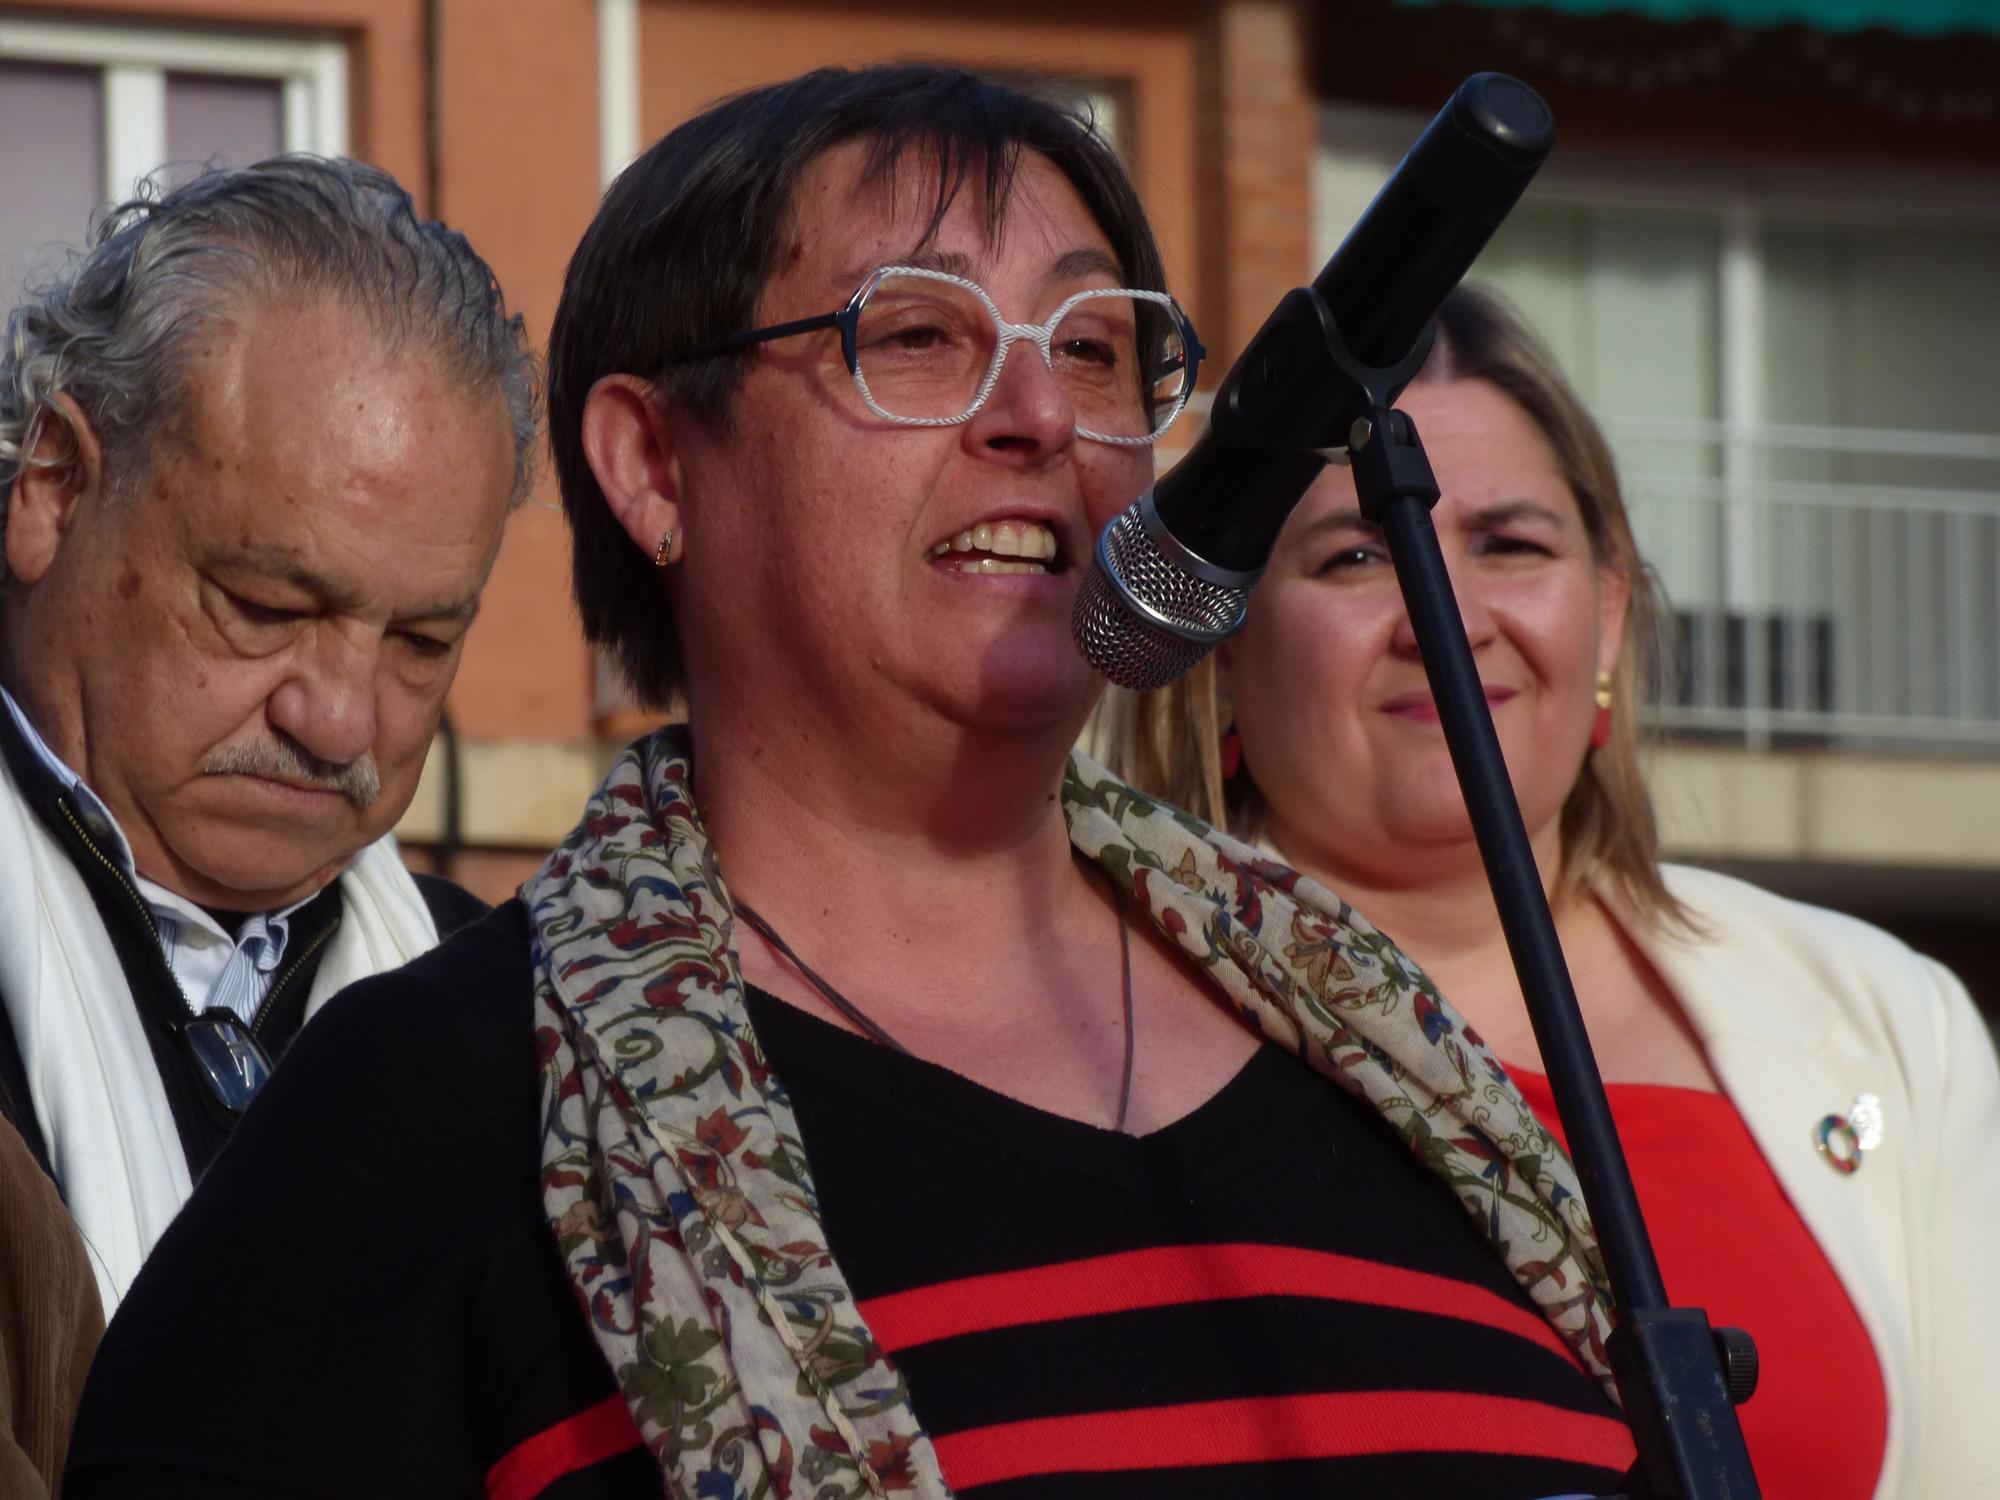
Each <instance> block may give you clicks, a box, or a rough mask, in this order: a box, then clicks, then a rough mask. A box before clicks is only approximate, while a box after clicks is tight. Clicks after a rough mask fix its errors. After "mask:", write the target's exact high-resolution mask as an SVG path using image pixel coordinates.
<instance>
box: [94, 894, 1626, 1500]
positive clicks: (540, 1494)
mask: <svg viewBox="0 0 2000 1500" xmlns="http://www.w3.org/2000/svg"><path fill="white" fill-rule="evenodd" d="M526 952H527V944H526V929H525V919H524V914H523V912H522V910H521V908H520V906H519V904H518V903H515V904H512V905H510V906H508V907H503V908H501V910H499V911H498V912H496V913H494V914H493V916H492V917H489V918H488V919H487V920H485V921H484V922H481V923H480V924H478V925H477V926H476V927H474V928H471V929H469V930H468V931H467V932H466V933H465V934H463V935H462V936H461V937H460V938H458V939H455V940H454V941H453V942H452V943H450V944H448V945H446V947H444V948H443V949H440V950H439V951H438V952H437V953H435V954H433V955H430V956H428V957H426V958H424V959H421V960H419V961H418V962H417V963H416V964H414V965H412V966H410V967H409V968H406V969H404V970H402V971H400V972H399V973H397V974H394V975H389V976H384V977H382V978H380V979H376V980H372V981H369V982H367V983H366V984H364V985H361V986H357V987H356V988H355V989H354V990H352V991H349V992H348V993H347V994H346V995H345V996H344V997H343V998H342V1000H341V1001H340V1003H339V1004H338V1005H335V1006H333V1007H331V1008H330V1009H329V1010H328V1011H327V1013H326V1014H325V1015H324V1016H323V1017H322V1018H321V1019H320V1020H318V1021H316V1022H315V1023H314V1025H313V1026H312V1027H309V1028H307V1030H306V1032H305V1034H304V1036H303V1037H302V1039H301V1041H300V1042H299V1044H298V1047H297V1048H296V1049H295V1052H294V1054H293V1056H292V1058H291V1060H289V1061H288V1062H287V1064H286V1066H285V1068H283V1069H281V1070H280V1071H279V1073H278V1074H277V1076H276V1077H275V1078H274V1079H273V1081H272V1083H271V1084H270V1085H269V1087H268V1089H267V1090H266V1094H265V1096H264V1097H263V1098H261V1099H260V1100H259V1102H258V1104H257V1107H256V1108H255V1109H253V1110H252V1111H251V1112H250V1113H249V1115H248V1116H247V1117H246V1118H245V1120H244V1122H243V1124H242V1126H241V1127H240V1128H239V1130H238V1131H237V1134H236V1136H235V1138H234V1140H233V1141H232V1143H231V1145H230V1148H229V1149H228V1150H227V1151H226V1152H224V1153H223V1155H222V1157H221V1158H220V1159H219V1160H218V1161H217V1163H216V1165H215V1167H214V1168H213V1169H212V1170H211V1171H210V1172H209V1174H208V1175H207V1177H205V1178H204V1180H203V1182H202V1184H201V1186H200V1188H199V1189H198V1190H197V1192H196V1194H195V1197H194V1200H193V1201H192V1203H191V1204H190V1205H189V1207H188V1208H187V1210H186V1211H185V1212H184V1213H183V1214H182V1215H181V1217H180V1218H179V1219H178V1220H177V1221H176V1223H175V1224H174V1226H173V1228H172V1229H171V1230H170V1231H169V1233H168V1235H167V1236H166V1238H165V1239H164V1240H163V1241H162V1242H161V1244H160V1246H159V1248H158V1250H157V1251H156V1252H155V1255H154V1258H153V1260H152V1261H151V1262H150V1263H149V1264H148V1266H147V1267H146V1269H145V1271H144V1272H143V1273H142V1274H141V1276H140V1277H139V1280H138V1282H137V1284H136V1285H135V1286H134V1288H133V1290H132V1293H131V1295H130V1297H129V1298H128V1299H127V1301H126V1303H125V1304H124V1306H123V1308H122V1309H121V1311H120V1312H119V1314H118V1316H117V1318H115V1319H114V1320H113V1323H112V1326H111V1329H110V1331H109V1333H108V1335H107V1337H106V1340H105V1343H104V1346H103V1348H102V1350H101V1351H100V1354H99V1358H98V1361H97V1363H96V1365H95V1366H94V1367H93V1370H92V1372H91V1378H90V1384H89V1388H88V1390H87V1392H86V1395H85V1401H84V1407H83V1411H82V1413H81V1415H80V1418H79V1421H78V1424H77V1429H76V1434H75V1438H74V1441H73V1444H72V1448H71V1464H70V1473H69V1479H68V1483H67V1487H66V1493H67V1494H69V1495H71V1496H72V1497H73V1500H93V1497H102V1496H118V1497H132V1500H145V1497H159V1496H192V1495H201V1496H212V1497H217V1500H246V1497H250V1496H258V1497H269V1496H277V1495H314V1496H329V1497H331V1496H347V1495H356V1494H367V1495H371V1496H381V1497H393V1496H405V1495H408V1496H436V1495H453V1496H458V1495H463V1496H477V1495H482V1494H484V1495H489V1496H503V1497H506V1500H612V1497H637V1496H642V1495H643V1496H649V1497H657V1496H658V1495H659V1494H660V1482H659V1478H658V1471H657V1469H656V1468H655V1467H654V1466H653V1464H652V1461H651V1459H650V1458H649V1457H648V1456H647V1455H646V1453H645V1452H644V1450H643V1449H641V1448H640V1447H638V1446H637V1443H638V1439H637V1434H636V1431H635V1430H634V1429H633V1428H632V1426H631V1423H630V1421H629V1419H628V1418H626V1417H625V1416H624V1413H623V1409H622V1405H621V1403H620V1401H619V1399H618V1397H617V1392H616V1389H615V1386H614V1383H613V1381H612V1377H611V1374H610V1371H609V1370H608V1369H607V1368H606V1366H605V1364H604V1362H603V1360H602V1358H601V1356H599V1354H598V1353H597V1351H596V1348H595V1346H594V1345H593V1343H592V1342H591V1337H590V1333H589V1330H588V1328H587V1326H586V1324H585V1322H584V1320H583V1318H582V1316H581V1315H580V1313H579V1312H578V1311H577V1308H576V1304H575V1301H574V1298H573V1296H572V1294H571V1292H570V1289H569V1286H568V1284H567V1281H566V1279H565V1277H564V1273H563V1269H562V1266H561V1264H560V1261H559V1260H558V1258H557V1256H556V1252H555V1248H554V1241H553V1237H552V1236H551V1235H550V1234H549V1232H548V1228H547V1225H546V1222H545V1220H544V1219H543V1216H542V1213H541V1205H540V1200H539V1190H538V1185H537V1167H538V1161H539V1118H538V1109H537V1103H536V1078H535V1074H534V1067H533V1042H532V1035H531V1025H530V1019H529V1014H530V977H529V973H528V969H527V961H526ZM751 1011H752V1016H753V1020H754V1022H755V1024H756V1026H757V1028H758V1031H759V1034H760V1035H761V1036H762V1037H763V1039H764V1043H765V1047H766V1049H767V1051H768V1053H769V1055H770V1058H771V1061H772V1064H773V1067H774V1069H775V1070H776V1071H777V1073H778V1075H779V1076H780V1077H781V1078H783V1079H784V1080H785V1081H786V1086H787V1088H788V1090H789V1091H790V1094H791V1098H792V1104H793V1107H794V1109H795V1110H796V1111H797V1114H798V1118H799V1125H800V1133H801V1135H802V1137H803V1139H804V1141H805V1144H806V1150H807V1153H808V1157H809V1159H810V1161H811V1163H812V1165H813V1169H814V1173H815V1181H816V1184H817V1187H818V1190H819V1196H820V1206H821V1209H822V1212H823V1215H824V1218H825V1221H826V1226H827V1233H828V1236H829V1240H830V1243H831V1246H832V1249H833V1251H834V1254H835V1256H836V1258H837V1259H838V1261H839V1263H840V1265H841V1268H842V1270H843V1271H844V1272H845V1274H846V1276H847V1278H848V1281H849V1283H850V1285H851V1286H852V1287H853V1289H854V1292H855V1295H856V1296H857V1297H858V1298H859V1299H860V1301H861V1305H862V1310H863V1312H864V1315H865V1316H866V1317H867V1319H868V1321H869V1324H870V1326H871V1327H872V1328H873V1329H874V1331H875V1333H876V1335H877V1337H878V1338H879V1339H880V1340H881V1341H882V1343H883V1345H884V1346H885V1348H887V1349H888V1350H889V1351H890V1353H891V1356H892V1357H893V1358H894V1360H895V1361H896V1363H897V1365H898V1366H899V1367H900V1368H901V1369H902V1370H903V1371H904V1373H905V1375H906V1377H907V1379H908V1381H909V1384H910V1393H911V1397H912V1400H913V1402H914V1404H915V1407H916V1410H917V1412H918V1415H919V1416H920V1417H921V1418H922V1420H923V1421H924V1422H925V1424H926V1428H927V1430H928V1431H929V1432H930V1434H931V1436H932V1438H933V1440H934V1441H935V1443H936V1446H937V1450H938V1454H939V1457H940V1460H941V1462H942V1464H943V1466H944V1470H945V1474H946V1477H947V1479H948V1480H950V1481H951V1483H952V1484H953V1486H954V1488H955V1489H957V1490H958V1491H959V1492H960V1493H961V1494H965V1495H967V1496H968V1497H972V1500H1071V1497H1076V1500H1081V1497H1085V1496H1088V1497H1089V1500H1125V1497H1134V1500H1136V1497H1141V1496H1143V1497H1146V1500H1180V1497H1195V1496H1199V1497H1202V1500H1216V1497H1223V1496H1228V1497H1232V1500H1233V1497H1258V1496H1272V1497H1277V1496H1284V1497H1305V1496H1355V1497H1366V1500H1395V1497H1398V1496H1411V1497H1416V1496H1423V1497H1425V1500H1431V1497H1435V1496H1440V1495H1451V1494H1463V1495H1467V1496H1474V1495H1476V1496H1480V1497H1482V1500H1532V1497H1540V1496H1545V1495H1555V1494H1564V1493H1572V1492H1584V1493H1604V1492H1609V1491H1612V1490H1615V1489H1617V1488H1618V1487H1619V1484H1618V1477H1619V1471H1620V1470H1621V1469H1622V1468H1623V1466H1624V1465H1625V1464H1626V1463H1628V1462H1629V1461H1630V1457H1631V1445H1630V1440H1629V1438H1628V1437H1627V1436H1626V1434H1625V1432H1624V1429H1623V1427H1622V1425H1621V1424H1620V1423H1619V1422H1618V1420H1617V1418H1616V1416H1615V1415H1614V1413H1613V1412H1612V1409H1611V1408H1610V1406H1609V1405H1608V1404H1607V1403H1606V1402H1605V1401H1604V1399H1603V1397H1602V1396H1601V1395H1599V1394H1598V1392H1597V1390H1596V1388H1595V1386H1594V1385H1593V1384H1592V1383H1591V1382H1590V1381H1589V1380H1588V1379H1587V1378H1586V1377H1585V1376H1584V1375H1583V1373H1582V1372H1581V1371H1580V1370H1578V1369H1577V1368H1576V1366H1575V1365H1574V1364H1573V1363H1572V1362H1571V1361H1570V1359H1569V1357H1568V1356H1567V1355H1566V1354H1565V1353H1564V1352H1563V1350H1562V1348H1561V1346H1560V1344H1559V1343H1558V1342H1557V1341H1556V1339H1555V1338H1554V1336H1553V1335H1552V1334H1551V1333H1549V1331H1548V1330H1547V1327H1546V1325H1545V1324H1544V1323H1543V1322H1542V1320H1541V1319H1540V1317H1539V1316H1538V1315H1537V1314H1536V1313H1535V1312H1534V1311H1533V1309H1532V1308H1531V1307H1530V1305H1529V1304H1528V1303H1527V1301H1526V1300H1525V1299H1524V1298H1523V1297H1522V1295H1521V1294H1520V1292H1519V1291H1518V1290H1517V1289H1516V1288H1515V1286H1514V1284H1513V1282H1512V1279H1511V1278H1510V1277H1509V1276H1508V1274H1507V1272H1506V1270H1505V1268H1504V1267H1503V1266H1502V1265H1501V1264H1500V1262H1499V1261H1498V1260H1497V1259H1496V1258H1495V1257H1494V1256H1493V1254H1492V1253H1491V1251H1490V1250H1488V1249H1487V1248H1486V1247H1485V1246H1484V1245H1483V1244H1482V1243H1481V1242H1480V1241H1479V1239H1478V1237H1477V1235H1476V1233H1475V1232H1474V1231H1473V1229H1472V1227H1471V1225H1470V1224H1469V1222H1468V1221H1467V1220H1466V1218H1465V1216H1464V1213H1463V1211H1462V1210H1461V1209H1459V1208H1458V1206H1457V1205H1456V1204H1455V1203H1453V1202H1452V1200H1451V1198H1450V1195H1449V1194H1448V1193H1447V1192H1446V1191H1445V1190H1444V1188H1443V1187H1442V1186H1441V1185H1440V1184H1438V1183H1437V1182H1435V1180H1434V1179H1432V1178H1431V1177H1430V1175H1429V1174H1428V1173H1425V1172H1424V1171H1422V1170H1421V1169H1420V1168H1419V1167H1417V1166H1416V1165H1415V1164H1414V1163H1412V1162H1411V1161H1410V1160H1409V1158H1408V1156H1407V1154H1406V1153H1405V1152H1404V1150H1403V1148H1402V1147H1401V1146H1400V1145H1399V1144H1398V1143H1397V1142H1396V1141H1395V1140H1394V1139H1393V1137H1392V1136H1391V1135H1390V1134H1389V1132H1388V1131H1387V1130H1386V1129H1384V1128H1383V1127H1382V1126H1381V1124H1380V1123H1379V1122H1378V1121H1377V1120H1376V1119H1375V1118H1374V1117H1373V1115H1372V1114H1370V1113H1369V1112H1368V1111H1367V1110H1366V1109H1365V1108H1363V1107H1361V1106H1359V1105H1357V1104H1355V1103H1353V1102H1352V1101H1350V1100H1349V1099H1347V1098H1346V1097H1345V1096H1344V1095H1342V1094H1340V1093H1339V1092H1338V1091H1337V1090H1336V1089H1333V1088H1331V1087H1329V1086H1328V1085H1326V1084H1325V1083H1323V1082H1322V1081H1321V1080H1319V1079H1318V1078H1316V1077H1314V1076H1313V1075H1312V1074H1310V1073H1309V1072H1308V1071H1307V1070H1306V1069H1305V1068H1304V1067H1303V1066H1302V1065H1300V1064H1299V1063H1298V1062H1296V1061H1295V1060H1294V1059H1292V1058H1291V1057H1289V1056H1287V1055H1285V1054H1283V1053H1281V1052H1279V1051H1277V1050H1276V1049H1273V1048H1268V1047H1267V1048H1266V1049H1264V1050H1263V1051H1261V1052H1259V1053H1258V1054H1257V1055H1256V1057H1255V1058H1254V1059H1253V1060H1252V1061H1251V1062H1250V1063H1249V1064H1248V1065H1247V1066H1246V1068H1245V1069H1244V1070H1243V1072H1242V1073H1240V1074H1239V1075H1238V1077H1237V1078H1236V1079H1235V1080H1234V1081H1233V1082H1232V1083H1231V1084H1230V1085H1228V1086H1227V1087H1226V1088H1225V1089H1223V1090H1222V1092H1221V1093H1219V1094H1218V1095H1216V1097H1215V1098H1213V1099H1211V1100H1210V1101H1209V1102H1208V1103H1207V1104H1205V1105H1203V1106H1202V1107H1201V1108H1200V1109H1198V1110H1196V1111H1195V1112H1194V1113H1193V1114H1191V1115H1189V1116H1187V1117H1186V1118H1185V1119H1183V1120H1180V1121H1178V1122H1176V1123H1175V1124H1173V1125H1171V1126H1169V1127H1167V1128H1166V1129H1165V1130H1162V1131H1158V1132H1156V1133H1154V1134H1152V1135H1150V1136H1146V1137H1143V1138H1137V1139H1135V1138H1132V1137H1127V1136H1123V1135H1118V1134H1115V1133H1113V1132H1109V1131H1103V1130H1098V1129H1094V1128H1093V1127H1090V1126H1087V1125H1081V1124H1078V1123H1076V1122H1073V1121H1068V1120H1063V1119H1060V1118H1057V1117H1054V1116H1051V1115H1047V1114H1044V1113H1041V1112H1039V1111H1036V1110H1033V1109H1030V1108H1027V1107H1026V1106H1023V1105H1020V1104H1017V1103H1015V1102H1013V1101H1011V1100H1008V1099H1006V1098H1003V1097H1002V1096H1000V1095H997V1094H993V1093H991V1092H989V1091H987V1090H984V1089H981V1088H979V1087H978V1086H976V1085H974V1084H971V1083H968V1082H966V1081H965V1080H964V1079H961V1078H959V1077H957V1076H955V1075H953V1074H951V1073H949V1072H947V1071H946V1070H944V1069H941V1068H937V1067H934V1066H932V1065H929V1064H926V1063H923V1062H921V1061H919V1060H917V1059H912V1058H907V1057H901V1056H897V1055H895V1054H892V1053H889V1052H886V1051H885V1050H883V1049H881V1048H878V1047H875V1046H874V1045H872V1044H870V1043H868V1042H865V1041H863V1040H861V1039H860V1038H857V1037H854V1036H851V1035H849V1034H848V1033H846V1032H843V1031H840V1030H838V1029H836V1028H833V1027H830V1026H827V1025H825V1024H824V1023H822V1022H819V1021H817V1020H815V1019H814V1018H812V1017H810V1016H807V1015H805V1014H803V1013H801V1012H799V1011H796V1010H793V1009H792V1008H790V1007H788V1006H785V1005H784V1004H782V1003H781V1002H779V1001H776V1000H773V999H771V998H770V997H768V996H763V995H757V994H753V995H752V998H751ZM915 1225H921V1226H922V1227H923V1233H922V1234H921V1235H920V1236H919V1235H916V1234H913V1233H912V1232H911V1230H912V1226H915Z"/></svg>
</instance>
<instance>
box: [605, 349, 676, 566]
mask: <svg viewBox="0 0 2000 1500" xmlns="http://www.w3.org/2000/svg"><path fill="white" fill-rule="evenodd" d="M583 456H584V458H585V459H586V460H588V461H589V464H590V472H591V473H592V474H593V475H594V476H596V479H597V487H598V489H600V490H602V491H603V492H604V501H605V503H606V504H607V505H609V506H610V507H611V513H612V515H614V516H616V517H617V518H618V524H619V525H620V526H622V527H624V528H625V534H626V535H627V536H629V537H631V538H632V540H633V542H634V543H635V544H637V546H638V547H639V550H640V551H642V552H644V553H646V554H647V555H648V556H649V557H650V556H654V555H656V553H657V549H658V548H659V546H660V542H661V539H662V538H663V537H667V536H669V535H671V536H672V538H673V541H672V544H671V554H678V553H679V551H680V531H681V506H680V496H681V462H680V454H679V453H678V451H677V450H676V447H675V442H674V433H673V425H672V423H671V422H670V421H669V420H668V419H667V413H666V408H665V404H664V403H663V402H662V401H661V399H660V393H659V392H658V391H657V390H656V389H655V388H654V387H653V386H652V384H651V383H649V382H647V381H644V380H641V379H640V378H639V377H638V376H636V375H607V376H605V377H604V378H603V379H602V380H600V381H598V382H597V384H596V385H594V386H592V387H591V388H590V394H589V395H588V396H586V397H585V398H584V402H583ZM671 560H672V556H671V555H670V556H669V557H667V558H665V559H663V561H671Z"/></svg>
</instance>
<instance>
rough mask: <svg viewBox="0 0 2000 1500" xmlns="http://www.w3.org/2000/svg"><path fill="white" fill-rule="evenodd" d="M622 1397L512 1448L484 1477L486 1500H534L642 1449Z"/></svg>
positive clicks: (588, 1409)
mask: <svg viewBox="0 0 2000 1500" xmlns="http://www.w3.org/2000/svg"><path fill="white" fill-rule="evenodd" d="M644 1444H645V1439H644V1438H642V1437H640V1436H639V1427H638V1424H637V1423H635V1422H634V1421H633V1420H632V1413H631V1411H630V1409H628V1408H627V1407H626V1405H625V1398H624V1397H623V1396H606V1397H605V1398H604V1399H603V1400H602V1401H600V1402H598V1403H597V1405H595V1406H587V1407H585V1408H584V1409H583V1410H582V1411H580V1412H578V1413H576V1415H574V1416H570V1417H565V1418H563V1420H562V1421H560V1422H558V1423H556V1424H555V1426H553V1427H548V1428H544V1429H543V1430H542V1431H540V1432H538V1433H536V1434H535V1435H534V1436H533V1437H531V1438H527V1439H525V1440H524V1441H522V1442H519V1443H516V1444H515V1445H514V1446H513V1447H512V1448H510V1449H508V1451H507V1452H506V1453H505V1454H504V1455H503V1456H502V1457H501V1459H500V1461H499V1462H498V1463H496V1464H494V1465H493V1467H492V1468H490V1469H488V1470H487V1471H486V1494H487V1500H534V1497H535V1496H537V1495H539V1494H541V1492H542V1491H543V1490H545V1489H547V1488H548V1487H549V1486H550V1485H552V1484H554V1483H555V1482H556V1481H557V1480H558V1479H561V1478H562V1477H563V1476H564V1475H566V1474H574V1473H576V1472H577V1470H579V1469H587V1468H589V1467H590V1466H591V1465H592V1464H594V1463H601V1462H602V1461H603V1460H605V1459H607V1458H611V1457H613V1456H615V1455H617V1454H620V1453H624V1452H626V1451H627V1450H629V1449H632V1448H638V1447H642V1446H644Z"/></svg>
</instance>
